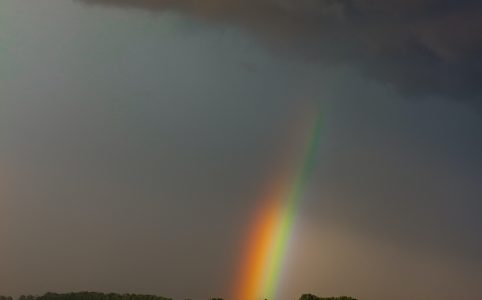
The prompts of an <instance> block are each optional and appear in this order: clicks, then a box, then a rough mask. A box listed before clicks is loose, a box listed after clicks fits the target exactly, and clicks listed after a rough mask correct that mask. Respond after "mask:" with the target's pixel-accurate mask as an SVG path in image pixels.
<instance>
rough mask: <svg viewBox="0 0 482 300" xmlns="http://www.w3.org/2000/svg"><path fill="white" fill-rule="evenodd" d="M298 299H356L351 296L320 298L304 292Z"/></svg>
mask: <svg viewBox="0 0 482 300" xmlns="http://www.w3.org/2000/svg"><path fill="white" fill-rule="evenodd" d="M300 300H356V299H354V298H351V297H346V296H341V297H328V298H321V297H317V296H315V295H311V294H305V295H303V296H301V298H300Z"/></svg>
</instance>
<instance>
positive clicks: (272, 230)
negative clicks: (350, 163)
mask: <svg viewBox="0 0 482 300" xmlns="http://www.w3.org/2000/svg"><path fill="white" fill-rule="evenodd" d="M315 111H316V116H314V117H312V118H311V119H310V120H311V122H310V123H311V124H310V128H311V130H310V135H309V137H308V138H307V140H308V141H307V143H306V146H305V149H304V150H303V154H302V155H301V162H299V163H297V164H296V168H295V170H294V172H293V171H291V172H288V173H287V174H288V176H286V174H283V176H279V177H280V178H278V179H277V180H275V182H274V184H270V185H269V186H268V191H267V193H266V195H264V197H262V199H261V205H260V207H259V209H258V210H257V212H256V215H255V217H254V221H253V222H252V224H251V227H250V230H249V232H248V239H247V241H246V249H244V252H243V255H244V257H243V259H242V260H241V266H240V273H239V276H238V277H237V280H236V283H235V288H234V292H233V295H232V299H234V300H261V299H270V300H273V299H275V297H276V296H277V295H276V293H277V290H278V285H279V282H280V278H281V275H282V271H283V270H282V269H283V263H284V261H285V257H286V254H287V251H288V248H289V242H290V239H291V236H292V234H293V229H294V225H295V220H296V216H297V214H298V211H299V206H300V204H301V202H302V198H303V197H302V196H303V191H304V189H305V185H306V183H307V180H308V179H309V177H310V174H311V173H312V170H313V168H314V166H315V159H316V154H317V152H318V147H319V144H320V136H321V129H322V114H321V112H320V110H319V109H317V110H315Z"/></svg>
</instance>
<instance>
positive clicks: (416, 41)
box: [77, 0, 482, 107]
mask: <svg viewBox="0 0 482 300" xmlns="http://www.w3.org/2000/svg"><path fill="white" fill-rule="evenodd" d="M77 1H82V2H85V3H89V4H103V5H117V6H122V7H130V8H141V9H146V10H150V11H156V12H165V11H170V10H173V11H177V12H181V13H185V14H189V15H191V16H193V17H196V18H199V19H202V20H205V21H208V22H223V23H230V24H233V25H238V26H240V27H242V28H244V29H247V30H249V31H251V32H255V33H256V34H258V36H259V37H261V38H262V39H263V40H265V41H266V42H269V44H268V45H269V46H270V47H271V48H272V49H275V50H280V51H288V52H292V53H295V54H297V55H301V56H302V57H303V58H304V59H316V60H322V61H324V62H326V63H337V64H345V65H350V66H355V67H357V68H358V70H359V71H360V72H362V73H363V74H366V75H369V76H371V77H373V78H375V79H377V80H380V81H383V82H385V83H388V84H390V85H393V86H395V87H397V88H398V89H399V90H401V91H402V92H404V93H407V94H414V95H424V96H444V97H450V98H452V99H457V100H468V101H470V102H473V103H476V105H477V106H479V107H480V104H481V101H480V96H479V95H478V92H479V91H480V88H479V86H480V84H479V78H481V77H482V35H481V34H480V32H481V31H482V4H481V3H480V2H479V1H473V0H465V1H455V0H444V1H439V0H409V1H402V0H390V1H381V0H301V1H294V0H203V1H194V0H180V1H179V0H177V1H168V0H167V1H166V0H140V1H139V0H77Z"/></svg>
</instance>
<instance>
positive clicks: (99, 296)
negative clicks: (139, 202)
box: [0, 292, 356, 300]
mask: <svg viewBox="0 0 482 300" xmlns="http://www.w3.org/2000/svg"><path fill="white" fill-rule="evenodd" d="M0 300H172V299H171V298H165V297H160V296H155V295H142V294H141V295H139V294H116V293H109V294H105V293H95V292H79V293H67V294H57V293H46V294H45V295H43V296H32V295H22V296H20V297H18V298H17V299H14V298H13V297H9V296H0ZM186 300H189V299H186ZM211 300H223V299H222V298H211ZM299 300H356V299H354V298H350V297H345V296H343V297H328V298H321V297H317V296H315V295H311V294H305V295H303V296H301V298H300V299H299Z"/></svg>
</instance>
